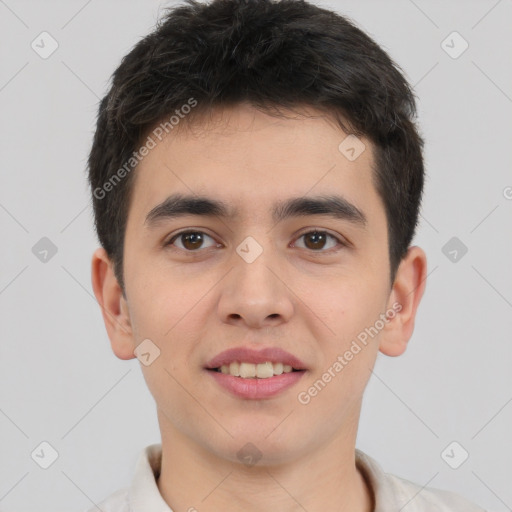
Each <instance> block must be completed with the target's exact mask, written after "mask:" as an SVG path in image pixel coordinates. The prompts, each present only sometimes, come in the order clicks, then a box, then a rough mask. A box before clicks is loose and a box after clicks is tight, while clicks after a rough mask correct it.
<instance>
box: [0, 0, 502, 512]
mask: <svg viewBox="0 0 512 512" xmlns="http://www.w3.org/2000/svg"><path fill="white" fill-rule="evenodd" d="M316 3H317V4H318V5H321V6H325V7H331V8H334V9H335V10H337V11H339V12H341V13H344V14H346V15H348V16H349V17H350V18H352V19H353V20H354V21H355V22H356V23H357V24H358V25H359V26H360V27H361V28H363V29H364V30H366V31H367V32H368V33H369V34H370V35H371V36H372V37H373V38H374V39H375V40H376V41H377V42H378V43H379V44H381V45H382V46H383V47H384V49H386V50H387V51H388V52H389V53H390V55H391V56H392V58H393V59H394V60H395V61H396V62H397V63H398V64H399V65H400V66H401V67H402V69H403V70H404V71H405V74H406V76H407V78H408V79H409V80H410V82H411V84H413V85H414V86H415V90H416V94H417V96H418V100H419V103H418V106H419V123H420V127H421V130H422V133H423V134H424V136H425V138H426V141H427V145H426V150H425V158H426V165H427V183H426V190H425V194H426V195H425V201H424V206H423V211H422V220H421V226H420V228H419V231H418V235H417V237H416V239H415V242H414V243H415V244H416V245H420V246H422V247H423V248H424V249H425V251H426V252H427V256H428V263H429V270H428V271H429V277H428V282H427V288H426V293H425V296H424V298H423V301H422V303H421V304H420V309H419V313H418V317H417V323H416V329H415V332H414V335H413V337H412V339H411V341H410V344H409V348H408V350H407V352H406V353H405V354H404V355H403V356H401V357H398V358H389V357H386V356H384V355H379V359H378V361H377V365H376V368H375V375H374V376H373V377H372V379H371V381H370V383H369V385H368V388H367V393H366V396H365V400H364V402H363V411H362V417H361V423H360V433H359V438H358V443H357V445H358V448H360V449H362V450H364V451H366V452H367V453H368V454H370V455H371V456H372V457H374V458H375V459H376V460H377V461H378V462H379V463H380V464H381V465H382V466H383V468H384V469H385V470H386V471H388V472H390V473H394V474H396V475H398V476H402V477H405V478H407V479H409V480H412V481H414V482H416V483H419V484H421V485H428V486H432V487H437V488H444V489H450V490H453V491H456V492H459V493H460V494H463V495H465V496H466V497H467V498H469V499H471V500H473V501H476V502H478V503H480V504H481V505H482V506H484V507H487V508H488V509H489V510H494V511H497V512H501V511H509V510H512V487H511V486H510V482H511V479H512V443H511V436H510V432H511V431H512V428H511V427H512V403H511V402H512V372H511V371H510V366H511V363H512V343H511V341H512V339H511V332H512V272H511V270H510V263H511V262H512V237H511V234H512V232H511V220H512V173H511V160H512V153H511V151H510V148H511V141H512V139H511V135H512V134H511V131H512V129H511V128H512V127H511V119H512V115H511V114H512V65H511V63H512V59H511V56H512V31H511V27H512V25H511V21H512V0H500V1H496V0H481V1H472V2H469V1H453V0H452V1H448V2H447V1H436V2H433V1H425V0H423V1H420V0H415V1H412V0H396V1H386V2H382V1H380V2H377V1H374V2H370V1H343V0H338V1H335V0H331V1H329V2H327V1H324V2H323V3H320V2H316ZM165 5H171V4H170V3H167V4H165V3H164V2H158V1H147V0H146V1H144V2H143V1H130V2H127V1H125V2H121V1H118V2H117V1H112V0H109V1H105V0H103V1H100V0H91V1H88V2H87V1H69V0H67V1H65V2H64V1H61V2H56V1H53V2H49V1H46V2H37V1H21V0H0V41H1V45H0V58H1V61H0V62H1V68H0V109H1V116H0V124H1V179H2V183H1V188H0V223H1V234H2V249H3V250H2V251H0V308H1V319H0V325H1V328H2V337H1V344H0V351H1V352H0V432H1V436H0V461H1V462H0V509H1V510H3V511H8V510H9V511H17V512H19V511H26V512H33V511H34V512H35V511H45V510H47V511H49V510H52V511H53V512H57V511H70V510H76V511H79V510H84V509H86V508H88V507H91V506H92V503H97V502H98V501H99V500H101V499H103V498H104V497H105V496H106V495H108V494H110V493H111V492H113V491H114V490H117V489H118V488H121V487H123V486H126V485H128V484H129V481H130V479H131V476H132V474H133V470H134V466H135V462H136V460H137V457H138V455H139V453H140V451H141V449H142V448H143V447H144V446H146V445H147V444H150V443H153V442H159V441H160V437H159V431H158V425H157V421H156V411H155V406H154V402H153V399H152V397H151V395H150V394H149V392H148V390H147V388H146V385H145V382H144V380H143V378H142V374H141V371H140V367H139V364H140V363H139V362H138V360H137V359H133V360H130V361H121V360H119V359H117V358H116V357H115V356H114V355H113V353H112V352H111V349H110V343H109V340H108V337H107V335H106V331H105V328H104V325H103V321H102V318H101V314H100V309H99V307H98V305H97V303H96V302H95V299H94V296H93V293H92V287H91V284H90V258H91V255H92V252H93V250H94V249H95V248H96V246H97V242H96V238H95V235H94V232H93V224H92V211H91V207H90V199H89V193H88V189H87V183H86V175H85V162H86V158H87V154H88V150H89V148H90V144H91V137H92V133H93V129H94V123H95V117H96V111H97V102H98V100H99V98H100V97H102V96H103V94H104V93H105V92H106V88H107V84H108V80H109V77H110V75H111V73H112V72H113V71H114V69H115V67H117V65H118V64H119V61H120V59H121V57H122V56H123V55H124V54H125V53H127V52H128V51H129V49H130V48H131V47H132V46H133V45H134V44H135V43H136V42H137V41H138V40H139V39H140V38H141V37H142V36H144V35H145V34H147V33H148V31H149V30H150V29H151V27H152V26H153V25H154V23H155V21H156V19H157V17H158V14H159V8H160V7H161V6H165ZM42 31H47V32H49V33H50V34H51V35H52V37H53V38H54V39H55V40H56V41H57V42H58V44H59V47H58V49H57V50H56V51H55V53H53V54H52V55H51V56H50V57H49V58H47V59H42V58H41V57H40V56H39V55H38V54H37V53H36V52H35V51H34V50H33V49H32V48H31V43H32V41H33V40H36V42H37V37H38V36H39V34H40V33H41V32H42ZM453 31H457V32H458V33H459V34H460V35H461V36H462V37H463V38H464V39H465V40H466V41H467V42H468V44H469V47H468V49H467V50H466V51H465V52H464V53H462V54H461V55H460V56H458V58H453V56H450V55H448V54H447V53H446V51H445V50H444V49H443V46H442V42H443V41H444V40H445V39H446V38H447V37H448V36H449V35H450V34H451V33H452V32H453ZM452 41H453V42H452ZM445 44H446V43H445ZM447 44H449V45H450V46H452V47H453V48H452V49H451V51H452V52H458V51H460V49H461V48H462V46H461V41H460V40H457V39H453V36H452V37H451V39H450V38H449V39H448V40H447ZM46 48H48V46H46ZM507 187H508V188H507ZM42 237H48V238H49V239H50V240H51V241H52V242H53V244H55V246H56V247H57V253H56V254H55V255H54V256H53V257H50V256H51V253H49V255H48V257H47V261H46V262H42V261H40V260H39V259H38V258H37V257H36V255H35V254H34V253H33V252H32V248H33V246H34V245H35V244H36V243H37V242H38V241H39V240H40V239H41V238H42ZM452 237H457V238H458V239H459V240H460V241H462V242H463V243H464V244H465V246H467V248H468V252H467V254H465V255H464V256H462V257H461V256H460V255H461V253H460V251H459V252H458V261H455V262H454V261H451V259H450V258H451V257H452V256H450V255H449V254H448V256H449V257H448V256H446V255H445V254H444V253H443V247H444V246H445V244H446V243H447V242H448V241H449V240H450V239H451V238H452ZM448 249H449V250H452V249H451V248H450V247H449V248H448ZM449 250H445V252H446V253H448V252H449ZM452 254H453V253H452ZM43 441H46V442H48V443H50V444H51V445H52V446H53V447H54V448H55V449H56V450H57V452H58V454H59V457H58V459H57V460H56V462H55V463H54V464H53V465H51V466H50V467H49V468H48V469H46V470H44V469H42V468H41V467H39V465H37V464H36V463H35V462H34V460H33V459H32V458H31V453H32V452H33V451H34V449H36V448H37V447H38V446H39V445H40V443H41V442H43ZM452 441H457V442H458V443H459V444H460V445H461V446H462V447H463V448H464V449H465V450H467V452H469V458H468V459H467V460H466V461H465V462H464V464H462V465H461V466H460V467H459V468H458V469H452V468H451V467H449V465H448V464H447V463H446V462H445V460H443V458H442V456H441V453H442V452H443V450H444V449H445V448H446V447H447V446H448V445H449V444H450V443H451V442H452ZM449 453H450V455H451V460H452V461H453V460H456V459H457V458H458V457H460V454H461V453H462V452H461V448H459V447H457V448H456V449H455V450H454V451H453V452H449ZM452 464H453V462H452Z"/></svg>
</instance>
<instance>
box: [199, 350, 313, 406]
mask: <svg viewBox="0 0 512 512" xmlns="http://www.w3.org/2000/svg"><path fill="white" fill-rule="evenodd" d="M204 369H205V370H206V371H207V373H208V374H210V375H211V376H212V377H213V380H214V382H215V383H216V384H217V385H219V386H220V387H221V388H222V389H224V390H225V391H228V392H229V393H230V394H231V395H232V396H233V395H234V396H235V397H237V398H239V399H240V398H241V399H244V400H264V399H269V398H272V397H274V396H276V395H278V394H279V393H281V392H283V391H284V390H286V389H288V388H290V387H292V386H293V385H295V384H296V383H297V382H298V381H299V380H300V379H301V378H302V377H303V375H304V374H305V373H306V372H307V371H308V369H307V368H306V366H305V365H304V363H303V362H302V361H301V360H300V359H298V358H297V357H295V356H294V355H292V354H290V353H289V352H286V351H285V350H282V349H280V348H277V347H269V348H264V349H260V350H253V349H250V348H248V347H239V348H233V349H229V350H225V351H224V352H221V353H220V354H218V355H217V356H215V357H214V358H213V359H212V360H210V361H209V362H208V363H207V364H206V366H205V368H204Z"/></svg>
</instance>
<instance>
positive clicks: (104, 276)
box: [91, 248, 136, 359]
mask: <svg viewBox="0 0 512 512" xmlns="http://www.w3.org/2000/svg"><path fill="white" fill-rule="evenodd" d="M91 280H92V287H93V290H94V295H95V296H96V300H97V301H98V304H99V305H100V307H101V313H102V315H103V321H104V322H105V327H106V329H107V334H108V337H109V339H110V344H111V346H112V350H113V352H114V354H115V355H116V356H117V357H118V358H119V359H133V358H134V357H136V356H135V354H134V353H133V351H134V349H135V344H134V339H133V332H132V327H131V320H130V314H129V309H128V304H127V302H126V300H125V298H124V297H123V293H122V290H121V287H120V286H119V283H118V281H117V279H116V277H115V274H114V269H113V265H112V262H111V260H110V258H109V257H108V255H107V253H106V251H105V249H103V248H99V249H97V250H96V251H95V252H94V254H93V256H92V262H91Z"/></svg>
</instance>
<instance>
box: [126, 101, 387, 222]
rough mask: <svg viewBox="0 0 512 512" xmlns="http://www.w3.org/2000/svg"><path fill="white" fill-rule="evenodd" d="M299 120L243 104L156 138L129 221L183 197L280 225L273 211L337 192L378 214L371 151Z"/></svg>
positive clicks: (314, 117) (322, 119) (324, 126)
mask: <svg viewBox="0 0 512 512" xmlns="http://www.w3.org/2000/svg"><path fill="white" fill-rule="evenodd" d="M301 112H303V113H304V114H305V115H300V114H298V113H297V111H293V112H292V111H287V112H286V111H285V114H286V115H287V116H288V117H287V118H281V117H275V116H271V115H268V114H266V113H263V112H261V111H259V110H257V109H255V108H253V107H251V106H249V105H244V104H240V105H237V106H235V107H229V108H224V109H217V110H215V111H213V112H211V113H210V114H209V115H207V116H197V117H195V118H194V119H193V122H192V123H190V124H189V123H187V122H186V119H185V120H184V122H183V123H182V125H181V126H178V127H177V128H178V129H175V130H174V129H173V130H172V131H170V132H169V133H168V134H165V135H164V136H163V137H162V140H158V139H157V138H155V137H154V136H153V139H155V140H154V142H155V143H156V144H155V146H154V147H153V149H151V151H150V152H149V154H148V155H147V156H146V157H145V158H144V159H143V160H142V161H141V162H140V163H139V165H138V167H137V169H136V172H135V174H136V176H135V183H134V190H133V196H132V197H133V201H132V207H131V208H130V215H136V216H137V217H138V218H139V219H140V218H146V217H147V216H148V214H149V212H150V211H151V210H152V209H153V208H155V206H156V205H158V204H161V203H162V202H163V201H164V200H165V199H166V197H168V196H170V195H171V194H176V193H179V194H182V195H186V196H192V195H197V196H200V197H210V198H214V199H218V200H220V201H222V202H223V203H225V204H226V205H231V208H229V210H230V212H233V214H236V215H238V216H243V215H244V214H245V215H247V216H251V215H252V216H253V215H255V214H257V215H260V214H261V215H269V216H272V217H274V218H275V214H276V208H273V209H272V211H271V210H270V209H269V208H268V205H270V204H272V205H275V204H276V203H277V202H281V204H282V201H283V200H284V199H288V198H291V197H295V198H298V197H306V196H319V195H321V196H326V195H332V194H333V193H334V192H338V193H339V194H342V195H343V197H344V198H345V199H347V200H348V201H349V202H350V203H351V204H353V205H357V204H359V205H361V207H360V208H359V210H360V211H363V210H364V211H368V215H367V216H368V217H371V215H372V212H371V210H372V209H373V208H378V207H379V204H374V203H379V198H378V196H377V194H376V191H375V189H374V186H373V170H372V165H373V148H372V145H371V143H370V142H369V141H368V140H367V139H365V138H359V139H357V138H354V137H353V136H352V137H347V134H345V133H344V132H342V130H341V129H340V128H339V126H337V124H336V123H335V121H334V120H333V119H332V118H327V117H326V116H325V114H323V113H322V112H319V111H316V110H314V109H311V108H309V109H302V110H301ZM149 136H150V137H151V136H152V135H151V133H150V135H149ZM354 156H355V158H354ZM339 194H338V195H339ZM380 207H381V208H382V205H380ZM374 213H375V212H374ZM363 216H364V215H363Z"/></svg>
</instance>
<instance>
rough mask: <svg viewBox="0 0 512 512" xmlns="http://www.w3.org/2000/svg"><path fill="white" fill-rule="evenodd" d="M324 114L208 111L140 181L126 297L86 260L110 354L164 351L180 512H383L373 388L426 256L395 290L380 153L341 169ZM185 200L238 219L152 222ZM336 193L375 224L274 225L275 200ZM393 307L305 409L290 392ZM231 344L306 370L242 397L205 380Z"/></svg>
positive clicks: (174, 503)
mask: <svg viewBox="0 0 512 512" xmlns="http://www.w3.org/2000/svg"><path fill="white" fill-rule="evenodd" d="M303 111H306V110H303ZM307 111H308V112H309V113H315V111H314V110H312V109H309V110H307ZM316 115H317V117H316V118H307V117H300V116H295V118H294V119H279V118H275V117H270V116H268V115H266V114H263V113H261V112H259V111H257V110H255V109H253V108H252V107H250V106H249V105H245V104H240V105H238V106H236V107H231V108H229V109H228V108H227V109H224V110H222V111H220V110H217V111H215V115H214V117H213V118H212V121H214V122H209V123H208V124H201V123H194V124H191V125H190V127H186V125H184V124H183V126H182V127H181V128H180V130H179V131H178V130H176V131H173V132H171V133H170V134H169V135H168V136H167V137H166V138H165V139H164V140H163V141H162V142H160V143H158V144H157V146H156V147H155V148H154V149H152V150H151V151H150V153H149V154H148V155H147V156H146V157H145V158H144V160H143V161H142V162H141V163H140V164H139V167H138V168H137V170H136V173H137V174H136V180H135V184H134V195H133V197H132V203H131V205H130V209H129V214H128V221H127V228H126V239H125V246H124V269H123V270H124V279H125V284H126V299H125V298H124V297H123V295H122V293H121V289H120V288H119V285H118V283H117V281H116V279H115V277H114V273H113V268H112V264H111V261H110V260H109V258H108V256H107V254H106V253H105V251H104V250H103V249H98V250H96V252H95V253H94V255H93V259H92V283H93V288H94V293H95V295H96V298H97V300H98V302H99V304H100V306H101V308H102V312H103V318H104V321H105V325H106V329H107V332H108V335H109V338H110V341H111V346H112V350H113V352H114V354H115V355H116V356H117V357H119V358H120V359H131V358H133V357H135V355H134V350H135V348H136V347H137V345H138V344H139V343H141V342H142V341H143V340H145V339H150V340H151V341H152V342H153V343H154V344H155V345H156V346H158V348H159V349H160V356H159V357H158V358H157V359H155V360H154V362H153V363H152V364H151V365H149V366H144V365H142V364H141V369H142V372H143V375H144V378H145V380H146V382H147V385H148V387H149V390H150V392H151V393H152V395H153V397H154V399H155V402H156V405H157V412H158V421H159V425H160V430H161V435H162V449H163V458H162V470H161V475H160V477H159V479H158V482H157V484H158V488H159V490H160V493H161V494H162V497H163V498H164V500H165V501H166V502H167V503H168V504H169V506H170V507H171V508H172V509H173V510H174V511H175V512H181V511H183V512H185V511H189V510H194V509H192V508H191V507H195V509H197V510H198V511H200V512H213V511H218V510H223V511H226V512H231V511H233V512H234V511H239V510H247V511H259V512H260V511H266V510H281V511H285V512H292V511H293V512H295V511H299V510H300V511H303V510H304V509H306V510H307V511H308V512H318V511H324V510H337V511H340V512H344V511H345V512H348V511H351V512H370V511H371V510H373V507H374V503H373V495H372V493H371V491H370V489H369V487H368V486H367V484H366V482H365V480H364V478H363V476H362V475H361V473H360V472H359V470H358V469H357V468H356V465H355V443H356V435H357V427H358V422H359V416H360V409H361V403H362V398H363V392H364V389H365V387H366V385H367V382H368V380H369V377H370V376H371V370H372V369H373V366H374V364H375V360H376V357H377V354H378V352H379V351H380V352H381V353H383V354H386V355H388V356H398V355H400V354H402V353H403V352H404V351H405V350H406V347H407V343H408V341H409V339H410V337H411V335H412V332H413V329H414V321H415V315H416V312H417V308H418V305H419V302H420V300H421V297H422V295H423V292H424V289H425V279H426V272H427V264H426V256H425V253H424V251H423V250H422V249H421V248H419V247H415V246H414V247H410V248H409V251H408V253H407V255H406V257H405V258H404V259H403V260H402V262H401V264H400V267H399V269H398V272H397V275H396V278H395V281H394V282H393V283H390V282H389V257H388V233H387V227H386V226H387V224H386V214H385V210H384V205H383V203H382V200H381V199H380V197H379V196H378V194H377V192H376V190H375V187H374V185H373V182H372V170H371V165H372V162H373V155H372V146H371V143H370V142H369V141H368V140H366V139H364V138H362V139H361V140H362V141H363V142H364V144H365V145H366V150H365V151H364V152H363V153H362V154H361V155H360V156H359V157H358V158H357V159H356V160H354V161H349V160H348V159H347V158H346V157H345V156H344V155H343V154H342V153H340V151H339V150H338V146H339V144H340V143H341V141H342V140H343V139H344V138H345V137H346V134H344V133H343V132H341V130H340V129H339V127H337V126H336V125H335V124H334V122H332V121H329V120H328V119H326V118H325V117H324V116H322V115H321V114H320V113H319V112H316ZM329 169H331V170H330V171H329ZM176 192H180V193H183V194H193V195H206V196H208V197H212V198H216V199H222V200H223V201H225V202H227V203H228V204H229V205H231V206H233V207H237V208H238V209H239V216H238V217H236V218H233V219H219V218H217V217H211V218H204V217H199V216H187V217H182V218H178V219H173V220H164V221H162V222H160V223H159V224H158V225H157V226H156V227H155V226H154V227H152V228H149V227H148V226H147V225H145V223H144V221H145V217H146V215H147V214H148V212H149V211H151V209H152V208H153V207H155V206H156V205H157V204H159V203H160V202H162V201H163V200H164V199H165V198H166V197H167V196H169V195H170V194H171V193H176ZM333 193H336V194H340V195H343V196H344V197H345V198H346V199H347V200H349V201H350V202H351V203H353V204H354V205H356V206H357V207H358V208H359V209H360V210H362V211H363V212H364V214H365V215H366V217H367V221H368V222H367V225H366V227H365V228H362V227H361V226H358V225H355V224H354V223H351V222H349V221H347V220H344V219H336V218H332V217H329V216H326V215H315V216H313V217H310V216H308V217H296V218H292V219H287V220H284V221H281V222H279V223H278V224H277V225H276V224H275V223H274V222H273V220H272V218H271V216H270V211H271V208H272V206H273V204H274V202H276V201H278V200H284V199H287V198H290V197H302V196H305V195H307V196H313V195H315V196H316V195H321V194H333ZM185 228H191V229H193V230H195V231H201V232H203V233H205V234H206V235H208V236H204V240H203V245H201V244H200V243H199V244H198V245H197V244H196V245H193V244H190V243H188V244H187V240H186V239H184V238H183V237H181V238H180V237H178V238H176V239H175V240H174V245H173V247H171V246H168V247H165V246H164V242H166V241H169V240H170V239H171V238H172V235H173V234H175V233H177V232H178V231H181V230H184V229H185ZM314 229H317V230H325V231H327V232H328V233H329V234H332V235H334V236H337V237H338V238H339V239H340V240H341V241H348V242H349V243H348V245H347V246H342V245H339V244H338V242H337V241H336V240H335V239H332V238H330V237H329V238H327V239H326V241H325V244H324V246H323V247H322V245H321V244H320V245H315V244H314V243H312V240H311V235H310V236H309V237H308V236H302V235H304V234H306V233H308V232H311V231H312V230H314ZM247 236H251V237H253V238H254V239H255V240H257V242H258V243H259V244H260V246H261V247H262V249H263V253H262V254H261V255H260V256H259V257H258V258H257V259H256V260H255V261H254V262H253V263H250V264H249V263H247V262H246V261H244V259H242V258H241V257H240V256H239V255H238V254H237V252H236V248H237V246H238V245H239V244H240V243H241V242H242V241H243V240H244V239H245V238H246V237H247ZM209 237H211V238H209ZM191 247H192V249H193V248H194V247H199V248H198V249H195V252H194V251H193V250H191V249H190V248H191ZM317 247H318V248H317ZM187 249H188V253H187ZM336 249H339V251H337V252H333V251H334V250H336ZM192 253H193V254H192ZM394 303H395V304H396V303H399V304H400V305H401V310H400V311H399V312H398V313H397V314H396V315H395V316H394V318H392V319H390V320H389V321H388V322H386V323H385V326H384V327H383V328H382V329H381V330H380V331H379V333H378V335H376V336H374V337H373V338H369V339H368V344H367V345H366V346H365V347H364V348H363V349H362V350H361V351H360V352H359V353H358V354H357V355H355V356H354V358H353V359H352V360H351V361H350V362H349V363H348V364H347V365H346V366H345V367H344V368H343V370H342V371H341V372H339V373H337V374H336V377H334V378H332V380H331V381H330V382H329V383H328V384H327V385H326V386H325V387H324V388H323V389H322V390H321V392H319V393H318V394H317V395H316V396H315V397H314V398H312V399H311V401H310V402H309V403H308V404H307V405H304V404H301V403H300V402H299V401H298V399H297V395H298V393H299V392H301V391H307V390H308V388H309V387H310V386H312V384H313V383H314V382H315V381H317V380H318V379H320V378H321V377H322V374H324V373H325V372H326V371H327V370H328V368H329V367H332V365H333V363H334V362H335V361H336V360H337V357H338V356H339V355H343V354H344V353H345V351H346V350H348V349H349V348H350V346H351V343H352V341H353V340H354V339H356V337H357V335H358V334H359V333H361V332H362V331H364V329H365V328H368V327H370V326H373V325H374V324H375V322H376V320H378V319H379V318H381V317H380V315H381V314H383V313H385V312H386V311H388V310H390V309H392V306H393V304H394ZM236 346H248V347H251V348H256V349H259V348H262V347H270V346H277V347H280V348H283V349H285V350H287V351H288V352H291V353H292V354H294V355H296V356H297V357H299V358H300V359H301V360H302V361H303V362H305V363H306V365H307V368H308V370H307V372H306V373H305V374H304V375H303V377H302V378H301V380H300V381H299V383H298V384H296V385H294V386H293V387H291V388H289V389H287V390H285V391H284V392H282V393H281V394H279V395H278V396H276V397H273V398H272V399H266V400H243V399H241V398H237V397H235V396H233V395H231V394H229V393H228V392H226V391H224V390H223V389H222V388H220V387H219V386H218V385H217V384H216V383H215V381H214V379H213V378H212V377H211V375H209V374H208V373H207V371H206V370H204V369H203V367H204V365H205V363H206V362H207V361H208V360H209V359H211V358H212V357H213V356H215V355H216V354H218V353H219V352H221V351H223V350H225V349H227V348H232V347H236ZM248 442H251V443H253V444H254V445H255V446H256V447H257V448H258V450H259V451H260V452H261V455H262V457H261V459H260V460H259V461H258V462H257V463H256V464H255V465H253V466H247V465H245V464H243V463H242V462H241V461H240V460H239V459H238V458H237V455H236V454H237V452H238V451H239V450H240V449H241V448H242V447H243V446H244V445H245V444H246V443H248ZM333 454H336V455H335V456H333Z"/></svg>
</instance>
